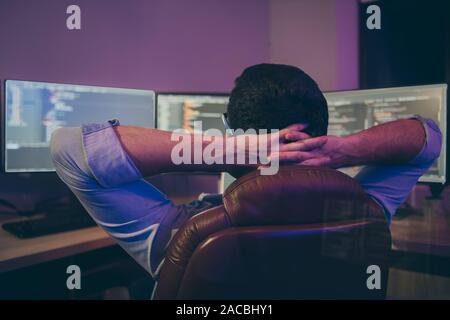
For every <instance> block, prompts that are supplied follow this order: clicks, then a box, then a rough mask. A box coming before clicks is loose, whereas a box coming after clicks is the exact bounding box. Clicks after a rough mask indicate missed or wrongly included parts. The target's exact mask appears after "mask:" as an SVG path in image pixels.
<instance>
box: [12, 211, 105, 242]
mask: <svg viewBox="0 0 450 320" xmlns="http://www.w3.org/2000/svg"><path fill="white" fill-rule="evenodd" d="M95 225H96V223H95V221H94V220H92V218H91V217H90V216H89V215H88V214H87V213H86V212H85V211H84V210H80V211H77V212H64V211H62V212H61V214H56V213H52V214H47V215H44V216H43V217H40V218H32V219H27V220H21V221H15V222H9V223H5V224H3V229H5V230H6V231H8V232H10V233H12V234H14V235H15V236H17V237H19V238H34V237H39V236H44V235H48V234H54V233H59V232H65V231H71V230H77V229H83V228H88V227H93V226H95Z"/></svg>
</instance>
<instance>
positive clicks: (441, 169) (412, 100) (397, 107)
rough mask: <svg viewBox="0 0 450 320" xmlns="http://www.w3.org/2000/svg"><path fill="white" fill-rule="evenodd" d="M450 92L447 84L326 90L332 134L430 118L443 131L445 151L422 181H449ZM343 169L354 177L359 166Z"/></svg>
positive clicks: (349, 132)
mask: <svg viewBox="0 0 450 320" xmlns="http://www.w3.org/2000/svg"><path fill="white" fill-rule="evenodd" d="M446 94H447V85H446V84H440V85H426V86H414V87H400V88H388V89H373V90H355V91H342V92H328V93H325V98H326V99H327V102H328V110H329V126H328V134H330V135H337V136H344V135H348V134H351V133H354V132H357V131H360V130H364V129H367V128H370V127H372V126H375V125H378V124H381V123H384V122H388V121H392V120H397V119H405V118H409V117H411V116H413V115H421V116H423V117H426V118H430V119H432V120H434V121H435V122H436V123H437V124H438V126H439V128H440V129H441V131H442V137H443V143H442V151H441V155H440V157H439V158H438V159H437V160H436V162H435V163H434V164H433V165H432V167H431V168H430V170H429V171H428V172H427V173H426V174H424V175H423V176H422V177H421V178H420V180H419V181H421V182H438V183H445V179H446V132H447V118H446V108H447V102H446ZM342 171H343V172H345V173H347V174H349V175H351V176H354V175H356V173H357V172H358V171H359V168H346V169H343V170H342Z"/></svg>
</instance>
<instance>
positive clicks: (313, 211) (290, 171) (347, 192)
mask: <svg viewBox="0 0 450 320" xmlns="http://www.w3.org/2000/svg"><path fill="white" fill-rule="evenodd" d="M223 200H224V206H225V209H226V211H227V213H228V215H229V217H230V219H231V220H232V221H231V222H232V224H233V225H269V224H271V225H280V224H295V223H298V224H302V223H326V222H335V221H341V220H353V219H362V218H372V219H373V218H376V219H383V220H384V214H383V210H382V209H381V207H380V206H379V205H378V204H376V203H375V202H374V201H373V200H372V199H371V198H370V197H368V195H367V194H366V193H365V192H364V190H363V189H362V188H361V186H360V185H359V184H358V183H357V182H356V181H355V180H353V179H352V178H350V177H349V176H347V175H345V174H343V173H341V172H339V171H337V170H334V169H330V168H325V167H310V166H299V165H292V166H281V167H280V170H279V171H278V173H277V174H276V175H261V174H260V171H259V170H255V171H253V172H251V173H249V174H247V175H244V176H242V177H241V178H239V179H238V180H236V181H235V182H234V183H232V184H231V185H230V186H229V187H228V188H227V190H226V191H225V193H224V196H223Z"/></svg>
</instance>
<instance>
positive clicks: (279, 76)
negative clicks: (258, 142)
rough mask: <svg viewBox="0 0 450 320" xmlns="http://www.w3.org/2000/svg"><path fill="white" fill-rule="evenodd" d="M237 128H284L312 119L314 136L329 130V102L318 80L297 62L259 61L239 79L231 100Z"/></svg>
mask: <svg viewBox="0 0 450 320" xmlns="http://www.w3.org/2000/svg"><path fill="white" fill-rule="evenodd" d="M228 122H229V124H230V127H231V128H233V129H243V130H247V129H250V128H252V129H256V130H258V129H283V128H285V127H287V126H288V125H290V124H293V123H308V124H309V127H308V128H307V129H306V130H305V132H307V133H308V134H310V135H311V136H321V135H326V134H327V127H328V106H327V101H326V100H325V97H324V96H323V94H322V92H321V91H320V89H319V87H318V85H317V83H316V82H315V81H314V80H313V79H312V78H311V77H310V76H309V75H307V74H306V73H305V72H303V71H302V70H300V69H299V68H297V67H294V66H288V65H281V64H258V65H254V66H251V67H248V68H247V69H245V70H244V72H243V73H242V74H241V75H240V76H239V77H238V78H237V79H236V80H235V87H234V89H233V90H232V91H231V96H230V102H229V104H228Z"/></svg>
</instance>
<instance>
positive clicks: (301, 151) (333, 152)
mask: <svg viewBox="0 0 450 320" xmlns="http://www.w3.org/2000/svg"><path fill="white" fill-rule="evenodd" d="M306 128H307V125H305V124H293V125H290V126H288V127H286V128H284V129H283V130H280V132H279V151H278V152H274V153H272V154H271V157H274V156H277V157H278V158H279V161H280V163H283V164H299V165H308V166H327V167H332V168H338V167H340V166H341V164H342V163H344V159H343V157H344V155H343V154H342V153H341V152H340V150H341V148H342V146H343V144H344V143H345V139H344V138H341V137H337V136H320V137H310V136H309V135H308V134H307V133H305V132H302V130H305V129H306Z"/></svg>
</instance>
